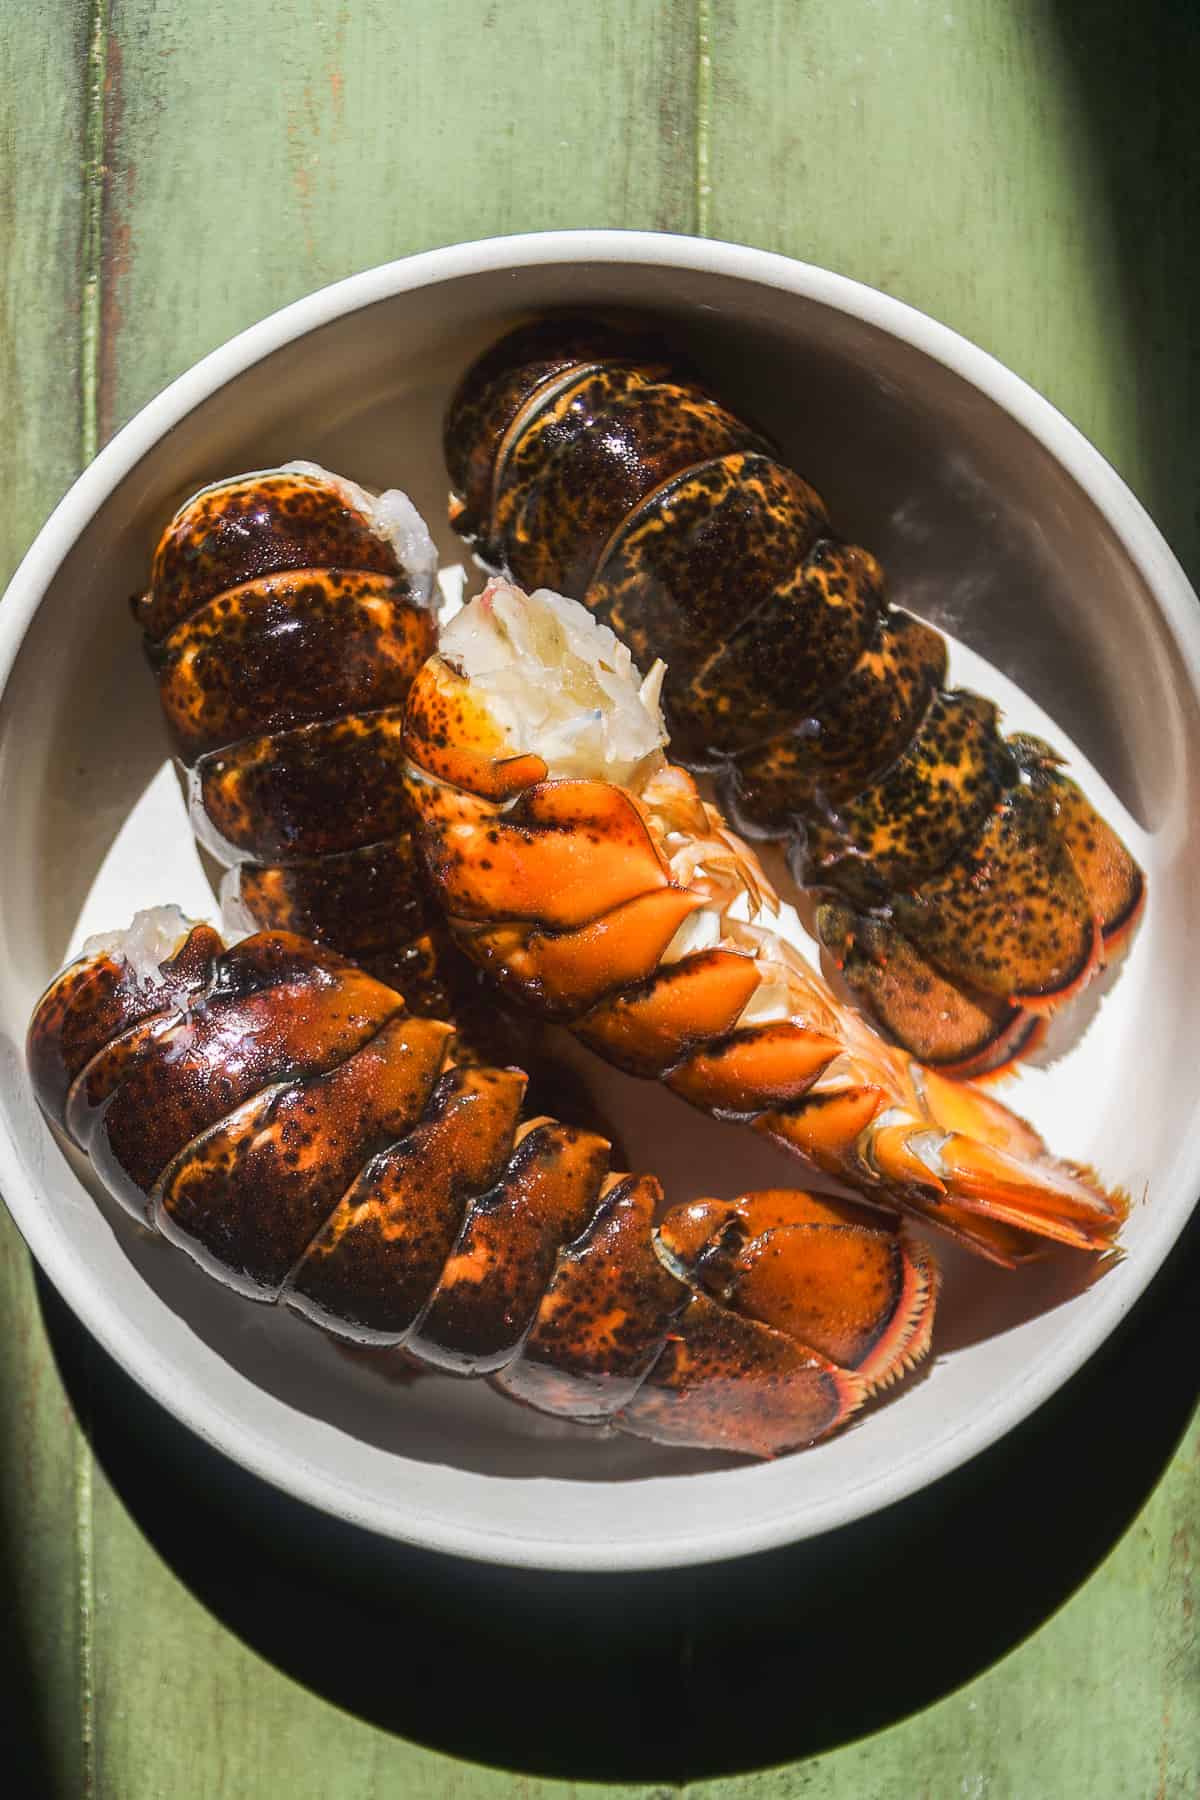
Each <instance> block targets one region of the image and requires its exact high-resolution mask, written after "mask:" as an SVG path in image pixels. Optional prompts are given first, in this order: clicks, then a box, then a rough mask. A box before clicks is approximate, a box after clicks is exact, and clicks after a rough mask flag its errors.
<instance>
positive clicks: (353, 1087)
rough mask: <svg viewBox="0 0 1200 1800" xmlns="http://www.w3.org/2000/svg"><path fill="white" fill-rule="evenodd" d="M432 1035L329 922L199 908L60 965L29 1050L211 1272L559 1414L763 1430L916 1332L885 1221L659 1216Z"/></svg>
mask: <svg viewBox="0 0 1200 1800" xmlns="http://www.w3.org/2000/svg"><path fill="white" fill-rule="evenodd" d="M453 1040H454V1033H453V1030H452V1028H451V1027H450V1026H449V1025H446V1024H444V1023H441V1022H440V1021H437V1020H433V1019H429V1018H422V1017H418V1016H415V1015H414V1014H413V1013H411V1012H410V1011H409V1010H408V1009H407V1008H406V1007H405V1005H404V1002H403V1001H402V999H401V997H400V995H399V994H398V993H397V992H395V991H394V990H393V989H391V988H389V987H387V986H386V985H384V984H383V983H381V982H379V981H377V980H375V979H373V978H372V977H370V976H368V975H366V974H364V973H363V972H362V971H361V970H359V969H356V968H355V967H354V965H353V964H351V963H349V962H348V961H347V960H346V959H344V958H342V957H340V956H338V955H336V954H335V953H334V952H332V951H330V950H328V949H326V948H323V947H321V946H319V945H316V944H313V943H311V942H308V941H307V940H304V939H302V938H297V937H294V936H292V935H290V934H287V933H283V932H265V933H259V934H257V935H255V936H252V937H249V938H246V939H244V940H242V941H241V942H240V943H238V944H236V945H234V946H233V947H232V948H229V949H226V948H224V947H223V946H222V944H221V940H220V939H219V938H218V937H217V935H216V934H215V933H214V932H213V931H211V930H210V928H209V927H207V926H203V925H201V926H195V927H193V928H191V929H190V930H189V931H187V932H186V933H185V935H184V936H182V937H181V938H180V940H179V941H178V942H177V944H176V945H175V946H174V948H173V950H172V951H171V953H170V954H169V955H168V956H167V957H166V958H165V960H163V961H162V962H160V963H158V964H157V965H156V966H154V967H153V968H151V969H149V970H147V969H145V968H143V969H141V970H138V971H134V970H133V969H132V968H131V966H130V964H129V963H128V962H126V961H125V960H124V957H123V955H122V953H121V952H120V950H119V949H104V950H99V951H97V952H95V953H94V954H92V955H90V956H87V957H85V958H84V959H83V960H81V961H80V962H79V963H76V964H74V965H72V967H70V968H69V969H67V970H66V971H65V972H64V973H63V975H61V976H60V977H59V979H58V980H57V981H56V982H55V983H54V984H53V985H52V986H51V988H50V989H49V991H48V992H47V993H46V995H45V996H43V998H42V1000H41V1002H40V1004H39V1005H38V1007H37V1009H36V1011H35V1014H34V1017H33V1021H32V1023H31V1026H30V1031H29V1042H28V1059H29V1067H30V1071H31V1074H32V1077H33V1080H34V1085H35V1091H36V1092H37V1095H38V1099H39V1101H40V1103H41V1105H42V1107H43V1109H44V1110H45V1112H46V1113H47V1115H48V1117H49V1118H50V1119H51V1120H52V1121H53V1122H54V1123H55V1125H57V1126H58V1127H59V1128H60V1129H62V1130H64V1131H66V1132H67V1133H68V1134H69V1135H70V1136H71V1137H72V1138H73V1139H74V1141H75V1142H76V1143H77V1144H78V1145H79V1147H80V1148H82V1149H83V1150H84V1151H86V1153H87V1154H88V1155H89V1156H90V1158H91V1159H92V1162H93V1164H94V1166H95V1168H96V1170H97V1171H98V1173H99V1174H100V1176H101V1178H102V1179H103V1181H104V1183H105V1185H106V1186H107V1187H108V1189H109V1190H110V1192H111V1193H112V1194H113V1195H114V1196H115V1197H116V1198H117V1199H118V1200H119V1201H120V1202H121V1204H122V1205H123V1206H124V1207H125V1208H126V1209H127V1210H128V1211H129V1212H131V1213H132V1214H133V1216H134V1217H135V1218H136V1219H138V1220H139V1221H140V1222H141V1223H143V1224H147V1225H150V1226H151V1227H152V1228H153V1229H154V1230H156V1231H157V1232H158V1233H159V1234H161V1235H162V1236H163V1237H164V1238H166V1239H167V1240H169V1242H170V1243H172V1244H174V1245H175V1246H177V1247H178V1248H180V1249H182V1250H184V1251H186V1252H187V1253H188V1254H189V1255H190V1256H192V1257H193V1258H195V1260H196V1261H198V1262H199V1263H200V1264H201V1265H202V1266H203V1267H204V1268H205V1269H206V1270H208V1272H209V1273H210V1274H212V1275H214V1276H215V1277H216V1278H218V1279H219V1280H221V1281H223V1282H225V1283H226V1284H227V1285H230V1286H232V1287H234V1288H236V1289H237V1290H239V1291H240V1292H241V1293H243V1294H244V1295H246V1296H248V1297H252V1298H256V1299H259V1300H265V1301H271V1302H278V1303H282V1304H284V1305H286V1306H288V1307H291V1308H293V1309H294V1310H296V1311H297V1312H299V1313H301V1314H303V1315H304V1316H305V1317H307V1318H308V1319H309V1320H311V1321H312V1322H313V1323H315V1324H317V1325H319V1326H321V1327H322V1328H324V1329H326V1330H328V1331H331V1332H333V1333H334V1334H336V1335H337V1336H339V1337H342V1338H345V1339H348V1340H350V1341H352V1342H354V1343H358V1344H370V1345H374V1346H376V1347H385V1348H390V1349H393V1350H396V1351H397V1352H400V1351H403V1353H404V1355H405V1356H407V1357H408V1358H409V1359H410V1360H415V1361H416V1362H417V1363H419V1364H421V1365H425V1366H428V1367H433V1368H437V1369H441V1370H444V1371H448V1372H450V1373H453V1374H457V1375H464V1376H466V1375H473V1376H481V1375H483V1376H488V1377H490V1378H491V1379H492V1380H493V1381H494V1383H495V1384H496V1386H497V1387H499V1388H500V1389H502V1391H504V1392H506V1393H508V1394H510V1395H511V1396H513V1397H514V1398H517V1399H519V1400H521V1401H523V1402H525V1403H527V1404H530V1405H533V1406H537V1407H539V1408H541V1409H543V1410H545V1411H548V1412H552V1413H555V1414H557V1415H559V1416H561V1417H565V1418H569V1419H575V1420H578V1421H581V1422H586V1423H592V1424H610V1425H615V1426H618V1427H620V1428H621V1429H623V1430H625V1431H629V1432H633V1433H635V1434H637V1435H640V1436H646V1437H651V1438H654V1439H656V1440H658V1441H659V1442H663V1443H675V1444H689V1445H699V1446H703V1447H707V1448H712V1449H724V1450H732V1451H738V1452H743V1453H748V1454H752V1455H759V1456H768V1455H773V1454H775V1453H776V1452H778V1451H781V1450H784V1449H790V1448H795V1447H798V1446H801V1445H804V1444H807V1443H811V1442H813V1441H814V1440H815V1439H817V1438H819V1437H822V1436H824V1435H826V1434H827V1433H828V1432H829V1431H831V1430H832V1429H834V1428H835V1427H836V1426H837V1425H838V1424H840V1423H841V1422H842V1421H843V1420H845V1419H846V1418H848V1417H849V1416H850V1414H851V1413H853V1412H854V1411H855V1410H856V1409H857V1408H858V1407H859V1406H860V1405H861V1404H862V1402H863V1400H864V1399H865V1398H866V1397H867V1395H868V1394H869V1393H870V1392H871V1391H872V1390H873V1389H874V1388H875V1387H878V1386H880V1385H885V1384H886V1383H887V1382H889V1381H891V1380H893V1379H895V1378H896V1377H897V1376H899V1375H900V1374H902V1373H903V1372H904V1370H905V1369H906V1368H908V1367H909V1366H911V1364H912V1362H913V1361H914V1360H916V1359H917V1358H918V1357H919V1356H921V1355H923V1354H924V1352H925V1350H926V1349H927V1347H928V1344H929V1335H930V1329H931V1325H932V1319H933V1309H934V1302H935V1292H936V1285H937V1277H936V1269H935V1267H934V1265H933V1263H932V1261H931V1259H930V1258H929V1256H928V1253H927V1252H925V1251H924V1250H923V1249H921V1248H920V1247H919V1246H910V1245H909V1244H908V1243H907V1242H906V1241H905V1240H904V1239H903V1238H902V1237H901V1236H900V1235H899V1234H898V1231H897V1228H896V1226H895V1224H894V1222H889V1221H888V1220H886V1219H883V1218H876V1219H869V1218H867V1217H865V1216H863V1215H861V1214H859V1213H858V1212H857V1211H856V1209H854V1208H853V1207H851V1206H849V1205H845V1204H843V1203H840V1202H835V1201H820V1200H816V1199H813V1198H812V1197H811V1196H808V1195H805V1194H803V1193H799V1192H794V1191H783V1192H779V1193H773V1194H770V1195H766V1196H754V1195H749V1196H745V1197H743V1199H742V1200H740V1201H737V1202H732V1203H730V1202H720V1203H718V1202H707V1201H706V1202H701V1203H695V1204H693V1205H692V1206H691V1207H683V1208H676V1209H674V1210H673V1211H672V1212H669V1213H668V1214H667V1215H666V1218H665V1219H664V1220H663V1222H662V1225H661V1226H658V1225H657V1224H656V1219H657V1216H658V1214H659V1212H660V1210H661V1202H662V1194H661V1190H660V1189H659V1186H658V1184H657V1182H656V1181H654V1179H653V1178H652V1177H649V1176H643V1177H635V1176H628V1175H619V1174H611V1173H610V1172H609V1166H608V1158H609V1145H608V1143H607V1141H606V1140H605V1139H604V1138H602V1137H600V1136H599V1135H597V1134H596V1133H595V1132H593V1131H589V1130H587V1129H584V1128H581V1127H579V1126H575V1125H570V1124H564V1123H561V1122H559V1121H557V1120H555V1119H551V1118H545V1117H532V1118H526V1119H524V1121H523V1120H522V1117H521V1106H522V1100H523V1097H524V1093H525V1076H524V1075H523V1074H522V1072H521V1071H520V1070H519V1069H513V1068H488V1067H483V1066H480V1065H478V1064H466V1065H463V1064H456V1063H455V1062H454V1061H453V1058H452V1051H453ZM797 1233H803V1234H806V1235H805V1236H803V1239H802V1238H801V1237H800V1236H797ZM789 1234H790V1235H789ZM802 1249H803V1250H805V1252H806V1254H804V1255H799V1256H798V1254H797V1253H798V1252H799V1251H800V1250H802ZM781 1258H782V1261H781ZM772 1270H774V1275H772V1273H771V1271H772ZM785 1270H786V1272H785ZM781 1275H782V1277H783V1278H782V1279H781ZM806 1333H807V1336H806V1335H805V1334H806ZM822 1343H827V1344H829V1345H830V1346H831V1347H832V1350H833V1354H830V1353H828V1352H827V1351H826V1350H824V1349H822V1348H821V1347H820V1346H821V1344H822Z"/></svg>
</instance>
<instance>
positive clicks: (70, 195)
mask: <svg viewBox="0 0 1200 1800" xmlns="http://www.w3.org/2000/svg"><path fill="white" fill-rule="evenodd" d="M85 73H86V38H85V32H84V29H83V21H81V19H80V18H79V17H78V16H77V15H76V16H71V17H67V16H62V15H60V16H57V17H56V16H55V15H54V13H53V10H52V9H50V8H47V7H45V6H40V5H36V4H31V3H30V0H13V4H12V5H11V6H10V7H9V8H8V10H7V12H6V15H5V20H4V29H3V31H0V397H2V405H3V415H4V425H5V429H4V433H3V436H2V438H0V488H2V490H3V493H4V506H3V509H2V510H0V584H2V583H3V582H6V581H7V580H8V577H9V575H10V574H11V572H12V570H13V569H14V568H15V566H16V564H17V562H18V560H19V558H20V556H21V555H22V553H23V552H24V550H25V548H26V546H27V545H28V543H29V540H30V538H31V537H32V536H33V534H34V532H35V531H36V530H37V528H38V526H39V525H40V524H41V521H42V519H43V517H44V516H45V514H46V513H47V512H48V511H49V510H50V508H51V506H52V505H53V504H54V502H55V501H56V500H57V499H58V498H59V496H60V495H61V494H62V492H63V491H64V489H65V488H66V487H67V486H68V485H69V483H70V482H71V480H72V479H73V477H74V476H75V474H76V473H77V472H78V469H79V467H80V458H81V442H80V381H79V357H78V348H77V346H78V341H79V307H80V249H81V245H80V221H81V217H82V194H83V156H84V146H83V138H82V131H83V120H84V81H85ZM89 1481H90V1464H89V1460H88V1453H87V1447H86V1444H85V1443H84V1441H83V1439H82V1436H81V1434H80V1432H79V1431H78V1429H77V1427H76V1425H75V1423H74V1420H73V1419H72V1416H71V1413H70V1411H69V1409H68V1407H67V1405H66V1402H65V1400H64V1398H63V1394H62V1390H61V1387H60V1386H59V1382H58V1378H57V1375H56V1372H55V1369H54V1364H53V1360H52V1358H51V1355H50V1350H49V1347H48V1345H47V1341H46V1335H45V1332H44V1330H43V1327H42V1321H41V1315H40V1312H39V1309H38V1304H37V1297H36V1294H35V1290H34V1282H33V1274H32V1270H31V1268H30V1263H29V1257H28V1255H27V1253H26V1251H25V1248H24V1245H23V1244H22V1242H21V1240H20V1238H19V1237H18V1235H17V1232H16V1229H15V1227H14V1226H13V1225H12V1223H11V1221H10V1220H9V1218H8V1215H7V1213H5V1212H4V1211H3V1209H0V1597H2V1598H0V1604H2V1608H3V1617H4V1627H3V1631H2V1632H0V1670H2V1674H0V1745H2V1747H3V1767H4V1768H5V1771H6V1777H5V1778H6V1781H12V1782H14V1784H15V1789H20V1788H21V1786H22V1782H23V1780H24V1779H25V1778H26V1776H27V1774H28V1775H30V1776H31V1775H32V1773H33V1771H34V1770H35V1769H36V1768H37V1767H39V1766H42V1767H46V1768H48V1769H51V1770H52V1771H53V1776H54V1779H55V1782H56V1785H57V1786H58V1787H59V1788H60V1789H61V1791H62V1792H64V1793H78V1792H79V1791H80V1789H81V1786H82V1781H83V1773H84V1761H85V1759H84V1752H83V1731H84V1728H85V1727H86V1725H87V1724H88V1715H87V1706H86V1700H85V1699H84V1696H83V1692H82V1685H81V1682H80V1673H81V1669H82V1667H83V1662H82V1658H81V1652H82V1650H83V1648H84V1645H85V1642H86V1627H87V1614H86V1608H85V1607H84V1606H83V1605H81V1602H83V1601H84V1600H85V1598H86V1570H81V1566H80V1561H79V1556H78V1547H79V1538H78V1534H77V1530H76V1523H77V1517H78V1516H79V1515H80V1512H81V1509H82V1512H83V1513H84V1514H86V1505H87V1494H88V1483H89ZM30 1791H32V1788H31V1790H30Z"/></svg>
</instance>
